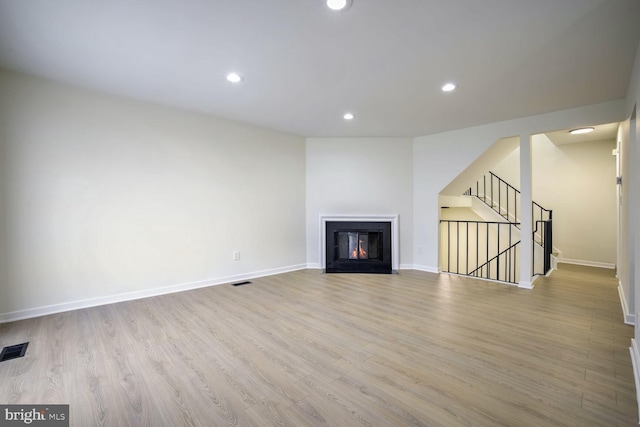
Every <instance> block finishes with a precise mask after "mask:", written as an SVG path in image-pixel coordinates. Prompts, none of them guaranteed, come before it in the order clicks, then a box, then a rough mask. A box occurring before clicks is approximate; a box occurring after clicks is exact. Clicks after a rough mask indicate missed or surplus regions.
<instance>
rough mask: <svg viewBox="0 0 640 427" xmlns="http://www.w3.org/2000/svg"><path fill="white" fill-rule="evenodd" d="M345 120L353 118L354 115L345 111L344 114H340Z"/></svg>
mask: <svg viewBox="0 0 640 427" xmlns="http://www.w3.org/2000/svg"><path fill="white" fill-rule="evenodd" d="M342 117H343V118H344V119H345V120H353V119H354V118H355V117H356V116H354V115H353V114H351V113H345V115H344V116H342Z"/></svg>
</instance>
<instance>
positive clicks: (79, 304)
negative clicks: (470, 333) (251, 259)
mask: <svg viewBox="0 0 640 427" xmlns="http://www.w3.org/2000/svg"><path fill="white" fill-rule="evenodd" d="M305 268H306V265H305V264H298V265H291V266H288V267H281V268H274V269H270V270H262V271H255V272H252V273H245V274H238V275H236V276H228V277H220V278H217V279H211V280H203V281H199V282H191V283H183V284H179V285H171V286H164V287H161V288H154V289H145V290H141V291H133V292H125V293H122V294H116V295H109V296H104V297H98V298H89V299H84V300H76V301H69V302H64V303H60V304H53V305H47V306H44V307H35V308H29V309H25V310H18V311H12V312H9V313H0V324H1V323H6V322H14V321H16V320H23V319H30V318H33V317H40V316H46V315H49V314H56V313H62V312H65V311H71V310H79V309H82V308H89V307H96V306H99V305H105V304H113V303H117V302H124V301H132V300H136V299H141V298H148V297H155V296H159V295H166V294H172V293H175V292H182V291H189V290H193V289H199V288H206V287H208V286H215V285H222V284H225V283H233V282H238V281H242V280H249V279H256V278H258V277H266V276H272V275H274V274H282V273H288V272H291V271H297V270H304V269H305Z"/></svg>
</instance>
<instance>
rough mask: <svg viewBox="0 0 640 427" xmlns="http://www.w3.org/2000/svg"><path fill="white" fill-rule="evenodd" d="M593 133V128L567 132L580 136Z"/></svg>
mask: <svg viewBox="0 0 640 427" xmlns="http://www.w3.org/2000/svg"><path fill="white" fill-rule="evenodd" d="M589 132H593V128H580V129H574V130H571V131H569V133H570V134H571V135H581V134H583V133H589Z"/></svg>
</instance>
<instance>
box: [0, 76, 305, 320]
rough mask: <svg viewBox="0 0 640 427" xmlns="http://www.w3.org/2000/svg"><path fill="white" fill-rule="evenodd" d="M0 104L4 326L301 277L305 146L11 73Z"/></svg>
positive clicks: (0, 310) (3, 82)
mask: <svg viewBox="0 0 640 427" xmlns="http://www.w3.org/2000/svg"><path fill="white" fill-rule="evenodd" d="M0 93H2V96H1V97H0V150H1V152H0V154H1V155H2V157H1V158H0V170H1V171H2V172H1V173H2V175H1V176H0V177H1V184H2V185H1V187H0V191H1V192H0V196H1V198H0V202H1V203H2V205H1V206H2V208H1V209H2V211H1V212H2V218H1V223H0V224H1V225H0V238H1V239H2V240H1V241H0V248H1V250H2V251H3V253H2V254H1V255H2V256H1V257H0V262H2V265H0V271H2V273H1V274H2V275H1V276H0V280H1V281H2V282H1V283H0V289H2V290H3V294H2V295H0V297H1V298H0V320H2V314H7V313H10V312H14V313H13V314H11V315H6V316H5V319H7V318H16V317H21V316H24V315H29V313H32V314H33V313H34V311H33V310H34V309H38V308H41V307H43V306H49V305H55V304H62V306H59V307H58V309H59V308H61V307H62V308H65V307H67V308H69V307H72V306H73V304H74V303H77V302H78V301H85V302H87V300H92V299H97V300H95V301H100V299H101V298H111V297H113V296H114V295H121V294H131V293H132V292H133V293H135V292H138V293H140V292H141V294H140V295H142V294H144V292H147V291H148V292H150V293H153V292H160V291H161V288H163V287H168V286H174V285H185V286H186V287H189V286H194V285H198V284H200V285H203V284H207V283H209V282H215V281H221V280H225V279H229V280H233V279H234V278H237V277H244V276H246V275H256V274H268V273H270V272H276V271H281V270H286V269H293V268H301V267H303V266H304V263H305V261H306V257H305V237H304V236H305V222H304V218H305V195H304V194H305V145H304V144H305V142H304V139H303V138H301V137H297V136H292V135H287V134H283V133H279V132H273V131H268V130H264V129H259V128H256V127H251V126H246V125H243V124H239V123H235V122H230V121H225V120H221V119H216V118H212V117H208V116H205V115H199V114H194V113H188V112H183V111H178V110H172V109H167V108H162V107H158V106H153V105H149V104H144V103H140V102H135V101H130V100H125V99H121V98H116V97H110V96H105V95H100V94H96V93H91V92H88V91H83V90H80V89H76V88H71V87H67V86H62V85H58V84H54V83H50V82H47V81H44V80H40V79H36V78H30V77H26V76H21V75H17V74H13V73H7V72H2V73H0ZM233 251H240V252H241V259H240V260H239V261H234V260H233V257H232V252H233ZM194 282H195V283H194ZM89 302H90V301H89ZM65 304H66V305H65ZM29 310H31V312H29ZM53 310H54V311H55V310H56V308H55V307H54V308H53ZM36 311H37V310H36ZM45 311H46V310H45Z"/></svg>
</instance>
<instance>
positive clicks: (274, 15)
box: [0, 0, 640, 136]
mask: <svg viewBox="0 0 640 427" xmlns="http://www.w3.org/2000/svg"><path fill="white" fill-rule="evenodd" d="M639 40H640V1H638V0H535V1H533V0H483V1H478V0H394V1H390V0H353V5H352V7H351V8H350V9H349V10H347V11H344V12H338V13H336V12H332V11H330V10H329V9H328V8H326V6H325V4H324V0H109V1H98V0H55V1H53V0H0V66H2V67H4V68H7V69H11V70H17V71H22V72H25V73H29V74H34V75H38V76H43V77H46V78H50V79H54V80H58V81H62V82H68V83H72V84H75V85H80V86H84V87H89V88H95V89H98V90H101V91H105V92H109V93H114V94H120V95H125V96H129V97H133V98H137V99H142V100H147V101H151V102H155V103H159V104H164V105H170V106H176V107H180V108H185V109H189V110H195V111H201V112H205V113H210V114H213V115H216V116H220V117H224V118H228V119H233V120H239V121H242V122H247V123H251V124H255V125H259V126H263V127H267V128H273V129H278V130H282V131H286V132H291V133H295V134H299V135H303V136H418V135H426V134H430V133H434V132H439V131H445V130H451V129H457V128H463V127H468V126H472V125H478V124H483V123H490V122H496V121H501V120H507V119H512V118H516V117H524V116H529V115H534V114H539V113H543V112H548V111H555V110H561V109H566V108H572V107H577V106H583V105H588V104H594V103H599V102H604V101H610V100H614V99H620V98H624V97H625V95H626V89H627V86H628V84H629V78H630V73H631V68H632V63H633V59H634V56H635V53H636V49H637V46H638V42H639ZM230 71H237V72H238V73H240V74H242V75H243V76H244V78H245V80H244V82H242V83H241V84H239V85H232V84H230V83H228V82H227V81H226V80H225V75H226V74H227V73H228V72H230ZM447 81H455V82H457V83H458V85H459V88H458V90H456V91H455V92H453V93H442V92H441V91H440V87H441V86H442V84H444V83H445V82H447ZM346 111H351V112H353V113H354V114H355V115H356V118H355V119H354V120H353V121H351V122H346V121H344V120H343V119H342V115H343V114H344V113H345V112H346Z"/></svg>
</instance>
